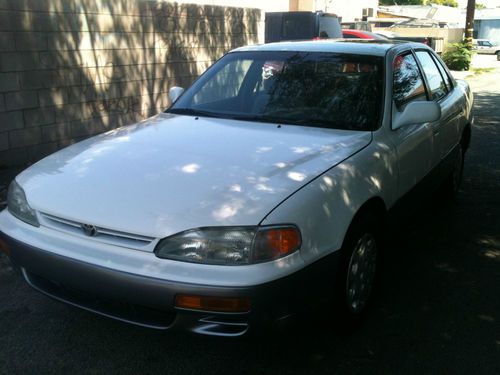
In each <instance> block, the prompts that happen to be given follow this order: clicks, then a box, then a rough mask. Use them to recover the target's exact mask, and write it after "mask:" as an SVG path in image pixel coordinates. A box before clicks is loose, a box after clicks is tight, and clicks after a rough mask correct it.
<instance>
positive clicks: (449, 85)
mask: <svg viewBox="0 0 500 375" xmlns="http://www.w3.org/2000/svg"><path fill="white" fill-rule="evenodd" d="M432 58H433V59H434V62H435V63H436V65H437V67H438V69H439V72H440V73H441V76H442V77H443V79H444V83H445V84H446V88H447V89H448V91H451V89H452V88H453V83H452V81H451V78H450V76H449V75H448V73H447V72H446V70H445V69H444V66H443V62H442V61H440V60H439V59H438V58H437V57H436V56H434V55H433V56H432Z"/></svg>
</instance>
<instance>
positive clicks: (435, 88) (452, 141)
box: [416, 50, 462, 168]
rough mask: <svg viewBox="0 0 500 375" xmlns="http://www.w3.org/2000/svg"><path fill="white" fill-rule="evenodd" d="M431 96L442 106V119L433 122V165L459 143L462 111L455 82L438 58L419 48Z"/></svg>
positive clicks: (420, 61) (436, 164) (418, 54)
mask: <svg viewBox="0 0 500 375" xmlns="http://www.w3.org/2000/svg"><path fill="white" fill-rule="evenodd" d="M416 56H417V59H418V61H419V63H420V66H421V67H422V71H423V73H424V77H425V81H426V85H427V89H428V92H429V95H430V98H431V99H432V100H434V101H435V102H437V103H438V104H439V105H440V107H441V120H440V121H436V122H434V123H432V133H433V139H434V151H433V157H432V167H433V168H434V167H436V166H438V165H439V164H440V163H441V161H442V160H444V159H445V158H446V156H448V155H449V154H450V152H451V151H452V150H453V148H454V146H455V145H456V144H457V143H458V139H459V135H458V125H459V117H460V113H461V111H462V108H461V106H460V102H459V101H458V100H457V96H456V95H453V90H454V87H453V82H452V80H451V79H450V77H449V76H448V73H447V72H446V70H445V69H444V68H443V66H441V64H440V62H439V61H438V60H437V58H436V57H435V56H434V55H433V54H432V53H431V52H429V51H427V50H417V51H416Z"/></svg>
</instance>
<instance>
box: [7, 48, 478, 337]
mask: <svg viewBox="0 0 500 375" xmlns="http://www.w3.org/2000/svg"><path fill="white" fill-rule="evenodd" d="M170 99H171V101H172V103H173V104H172V105H171V106H170V107H169V108H168V109H167V110H166V111H165V112H163V113H160V114H158V115H157V116H154V117H152V118H150V119H148V120H145V121H143V122H140V123H138V124H134V125H131V126H126V127H122V128H119V129H116V130H112V131H109V132H107V133H104V134H101V135H98V136H95V137H93V138H90V139H87V140H85V141H82V142H80V143H77V144H74V145H72V146H69V147H67V148H65V149H63V150H60V151H58V152H56V153H55V154H53V155H51V156H48V157H46V158H45V159H43V160H41V161H39V162H38V163H36V164H35V165H33V166H31V167H29V168H28V169H26V170H25V171H24V172H22V173H21V174H19V175H18V176H17V177H16V178H15V180H14V181H13V182H12V184H11V185H10V188H9V192H8V207H7V209H5V210H4V211H3V212H1V213H0V232H1V238H2V240H1V241H0V250H2V251H3V252H5V253H6V254H7V255H8V256H9V257H10V259H11V260H12V262H13V263H15V264H16V265H17V266H18V267H20V269H21V271H22V274H23V275H24V278H25V279H26V281H27V282H28V283H29V284H30V285H31V286H32V287H33V288H35V289H36V290H38V291H40V292H42V293H44V294H46V295H47V296H50V297H52V298H55V299H57V300H59V301H63V302H66V303H69V304H71V305H74V306H77V307H80V308H83V309H86V310H89V311H92V312H95V313H98V314H101V315H104V316H107V317H111V318H115V319H119V320H122V321H125V322H129V323H133V324H137V325H141V326H144V327H149V328H154V329H160V330H166V329H174V328H177V329H181V330H186V331H190V332H196V333H199V334H205V335H215V336H240V335H244V334H246V333H248V332H252V331H259V330H262V329H266V328H270V327H271V328H272V327H276V326H277V325H281V324H283V323H286V322H287V321H289V320H291V319H292V318H294V317H297V316H303V315H302V314H301V313H303V312H305V311H310V307H311V306H315V307H318V306H320V308H322V309H324V310H325V311H329V312H331V314H332V315H331V316H332V318H331V320H330V322H333V323H334V324H335V325H339V326H343V327H354V326H355V325H356V324H357V322H359V320H360V319H361V318H362V316H363V315H364V313H365V311H366V310H367V306H369V303H370V300H371V296H372V294H373V293H372V292H373V288H374V286H375V280H376V273H377V272H378V271H379V267H378V265H379V254H380V250H381V246H382V242H381V237H382V235H383V233H384V221H385V218H386V217H387V215H388V214H390V213H391V209H392V208H393V207H394V206H395V205H396V204H397V202H399V201H400V200H401V198H403V197H405V196H407V194H408V193H410V192H411V191H414V189H415V188H416V187H417V186H420V185H421V184H424V183H425V184H428V183H431V184H432V186H436V187H437V186H441V187H442V188H443V189H444V191H445V192H446V194H447V195H448V196H449V197H451V196H453V195H454V194H455V193H456V192H457V190H458V187H459V184H460V180H461V175H462V166H463V160H464V155H465V152H466V150H467V148H468V145H469V140H470V136H471V124H472V116H471V108H472V101H473V96H472V93H471V90H470V89H469V86H468V85H467V83H466V82H465V81H460V80H455V79H454V78H453V77H452V76H451V74H450V72H449V71H448V69H447V68H446V66H445V65H444V64H443V62H442V60H441V59H440V58H439V56H437V55H436V54H435V53H434V52H433V51H432V50H431V49H430V48H428V47H426V46H424V45H422V44H418V43H398V42H382V41H357V42H348V41H345V40H327V41H312V42H287V43H275V44H266V45H260V46H249V47H243V48H238V49H236V50H233V51H231V52H229V53H228V54H226V55H225V56H224V57H222V58H221V59H220V60H219V61H217V62H216V63H215V64H214V65H213V66H212V67H210V68H209V69H208V70H207V71H206V72H205V73H204V74H203V75H202V76H200V77H199V79H198V80H197V81H196V82H195V83H194V84H193V85H192V86H191V87H190V88H189V89H187V90H185V91H184V89H182V88H180V87H173V88H171V90H170ZM315 311H317V309H316V310H315Z"/></svg>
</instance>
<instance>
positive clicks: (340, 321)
mask: <svg viewBox="0 0 500 375" xmlns="http://www.w3.org/2000/svg"><path fill="white" fill-rule="evenodd" d="M379 227H380V224H379V222H378V221H377V220H376V219H375V217H374V216H372V215H370V214H366V215H363V216H361V217H358V218H356V219H355V220H354V221H353V223H352V224H351V226H350V228H349V231H348V233H347V235H346V238H345V240H344V244H343V246H342V249H341V250H340V251H341V262H340V269H339V272H338V275H337V284H336V296H335V300H334V309H335V314H336V315H337V317H336V318H337V322H336V323H337V324H336V326H337V327H338V328H339V329H340V331H342V332H349V331H351V330H352V329H354V328H355V327H356V326H357V325H358V323H359V321H360V320H361V318H362V317H363V315H364V313H365V311H366V308H367V306H368V305H369V303H370V300H371V298H372V295H373V290H374V287H375V280H376V272H377V263H378V260H379V245H380V241H379V237H380V236H379V233H380V230H379Z"/></svg>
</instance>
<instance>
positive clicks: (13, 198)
mask: <svg viewBox="0 0 500 375" xmlns="http://www.w3.org/2000/svg"><path fill="white" fill-rule="evenodd" d="M7 208H8V209H9V212H10V213H11V214H12V215H14V216H15V217H17V218H18V219H19V220H22V221H24V222H26V223H28V224H31V225H34V226H36V227H39V226H40V224H39V223H38V219H37V218H36V213H35V211H34V210H33V209H32V208H31V207H30V206H29V205H28V201H27V200H26V195H25V194H24V191H23V189H22V188H21V186H19V184H18V183H17V182H16V181H12V183H11V184H10V186H9V192H8V193H7Z"/></svg>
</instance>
